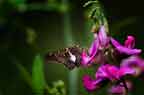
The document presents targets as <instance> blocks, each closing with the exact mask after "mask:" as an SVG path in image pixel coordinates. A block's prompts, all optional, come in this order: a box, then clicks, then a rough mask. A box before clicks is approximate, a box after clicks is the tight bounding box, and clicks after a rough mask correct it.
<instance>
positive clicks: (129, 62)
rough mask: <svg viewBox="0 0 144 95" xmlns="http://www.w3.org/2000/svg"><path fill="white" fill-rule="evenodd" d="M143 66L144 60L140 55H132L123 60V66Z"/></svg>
mask: <svg viewBox="0 0 144 95" xmlns="http://www.w3.org/2000/svg"><path fill="white" fill-rule="evenodd" d="M136 66H138V67H141V68H144V60H143V59H141V58H140V57H138V56H130V57H129V58H127V59H124V60H122V62H121V67H136Z"/></svg>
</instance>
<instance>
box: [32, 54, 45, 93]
mask: <svg viewBox="0 0 144 95" xmlns="http://www.w3.org/2000/svg"><path fill="white" fill-rule="evenodd" d="M32 85H33V91H34V93H37V94H38V95H43V91H44V88H45V79H44V69H43V61H42V58H41V56H40V55H37V56H36V57H35V58H34V62H33V67H32Z"/></svg>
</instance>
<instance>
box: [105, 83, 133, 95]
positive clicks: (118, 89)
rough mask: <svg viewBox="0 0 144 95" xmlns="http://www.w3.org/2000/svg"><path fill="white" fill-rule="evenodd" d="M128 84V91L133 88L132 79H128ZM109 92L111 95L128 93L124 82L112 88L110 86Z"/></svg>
mask: <svg viewBox="0 0 144 95" xmlns="http://www.w3.org/2000/svg"><path fill="white" fill-rule="evenodd" d="M125 83H126V86H127V88H128V91H130V90H131V89H132V83H131V82H130V81H126V82H125ZM108 92H109V93H110V95H113V94H115V95H126V88H125V87H124V84H123V83H122V82H121V83H120V84H118V85H113V86H112V87H111V88H109V90H108Z"/></svg>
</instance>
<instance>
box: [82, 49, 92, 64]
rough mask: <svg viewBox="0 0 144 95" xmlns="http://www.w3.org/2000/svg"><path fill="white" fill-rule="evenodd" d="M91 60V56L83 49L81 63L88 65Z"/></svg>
mask: <svg viewBox="0 0 144 95" xmlns="http://www.w3.org/2000/svg"><path fill="white" fill-rule="evenodd" d="M89 61H90V57H89V56H88V55H87V53H86V52H85V51H83V52H82V54H81V64H82V65H83V66H87V64H88V63H89Z"/></svg>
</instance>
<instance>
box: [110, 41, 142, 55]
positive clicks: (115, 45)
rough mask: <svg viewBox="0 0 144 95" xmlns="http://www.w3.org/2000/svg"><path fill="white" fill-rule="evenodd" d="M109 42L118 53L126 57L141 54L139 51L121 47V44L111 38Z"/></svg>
mask: <svg viewBox="0 0 144 95" xmlns="http://www.w3.org/2000/svg"><path fill="white" fill-rule="evenodd" d="M111 42H112V44H113V45H114V47H115V48H116V49H117V50H118V51H119V52H120V53H125V54H128V55H133V54H139V53H141V49H131V48H127V47H125V46H122V45H121V44H119V43H118V41H116V40H115V39H113V38H111Z"/></svg>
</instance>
